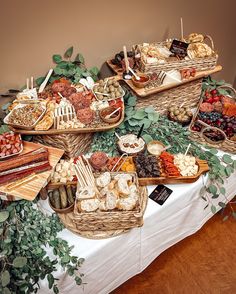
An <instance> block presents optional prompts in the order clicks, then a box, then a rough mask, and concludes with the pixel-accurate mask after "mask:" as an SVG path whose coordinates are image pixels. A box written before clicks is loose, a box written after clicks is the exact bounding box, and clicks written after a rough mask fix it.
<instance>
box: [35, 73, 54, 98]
mask: <svg viewBox="0 0 236 294" xmlns="http://www.w3.org/2000/svg"><path fill="white" fill-rule="evenodd" d="M52 73H53V69H52V68H51V69H50V70H49V71H48V74H47V76H46V78H45V79H44V81H43V82H42V84H41V85H40V87H39V91H38V92H39V93H42V92H43V90H44V89H45V87H46V85H47V82H48V80H49V79H50V76H51V75H52Z"/></svg>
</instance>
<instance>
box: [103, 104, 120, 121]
mask: <svg viewBox="0 0 236 294" xmlns="http://www.w3.org/2000/svg"><path fill="white" fill-rule="evenodd" d="M120 109H121V107H118V108H116V109H115V110H114V111H113V112H112V113H110V114H108V115H106V116H105V119H109V118H110V117H111V116H112V115H113V114H115V113H116V112H117V111H119V110H120Z"/></svg>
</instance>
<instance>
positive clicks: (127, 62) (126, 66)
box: [123, 46, 129, 73]
mask: <svg viewBox="0 0 236 294" xmlns="http://www.w3.org/2000/svg"><path fill="white" fill-rule="evenodd" d="M123 51H124V59H125V70H126V73H129V60H128V56H127V50H126V46H123Z"/></svg>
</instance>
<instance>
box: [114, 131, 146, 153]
mask: <svg viewBox="0 0 236 294" xmlns="http://www.w3.org/2000/svg"><path fill="white" fill-rule="evenodd" d="M124 136H127V135H124ZM124 136H121V139H120V140H117V149H118V151H119V152H120V153H121V154H123V153H127V154H128V155H130V156H131V155H132V156H135V155H138V154H142V153H145V151H146V147H147V145H146V143H145V141H144V140H143V139H142V140H143V141H144V146H143V148H142V149H141V150H140V151H136V152H128V151H127V150H126V151H125V150H121V148H120V144H119V142H120V141H122V137H124Z"/></svg>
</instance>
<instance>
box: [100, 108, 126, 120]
mask: <svg viewBox="0 0 236 294" xmlns="http://www.w3.org/2000/svg"><path fill="white" fill-rule="evenodd" d="M116 109H117V107H113V106H109V107H106V108H104V109H102V110H100V111H99V116H100V118H101V119H102V120H103V121H104V122H107V123H110V124H114V123H117V122H118V121H119V120H120V118H121V111H122V109H119V110H118V111H117V112H116V113H114V114H113V115H112V117H110V118H105V117H106V116H107V115H108V114H110V113H112V112H113V111H115V110H116Z"/></svg>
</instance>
